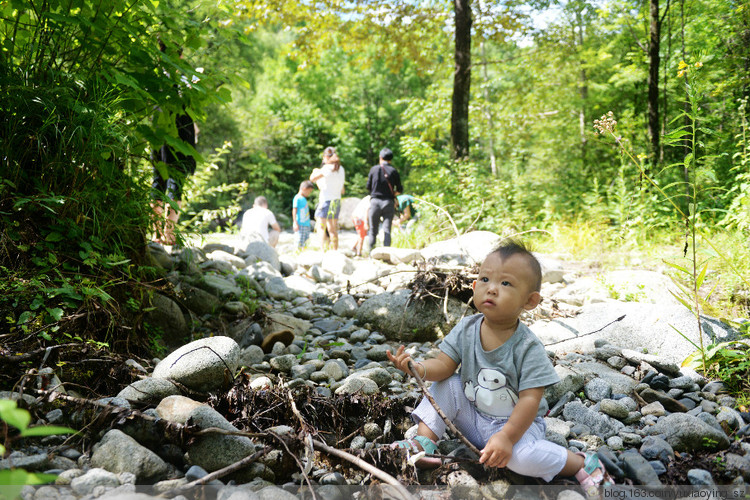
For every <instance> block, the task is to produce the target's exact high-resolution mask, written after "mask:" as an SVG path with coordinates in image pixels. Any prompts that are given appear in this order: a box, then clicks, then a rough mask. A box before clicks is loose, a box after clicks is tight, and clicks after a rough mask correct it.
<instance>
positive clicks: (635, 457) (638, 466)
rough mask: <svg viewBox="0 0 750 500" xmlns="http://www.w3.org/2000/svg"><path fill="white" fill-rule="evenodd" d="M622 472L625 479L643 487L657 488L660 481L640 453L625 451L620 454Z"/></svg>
mask: <svg viewBox="0 0 750 500" xmlns="http://www.w3.org/2000/svg"><path fill="white" fill-rule="evenodd" d="M622 461H623V464H624V466H623V470H624V471H625V474H626V475H627V477H629V478H630V479H632V480H633V481H634V482H635V483H636V484H642V485H645V486H659V485H661V484H662V483H661V481H660V480H659V476H658V475H657V474H656V471H655V470H654V468H653V467H651V464H649V463H648V461H647V460H646V459H645V458H643V457H642V456H641V455H640V453H638V452H637V451H635V450H632V449H631V450H626V451H624V452H623V453H622Z"/></svg>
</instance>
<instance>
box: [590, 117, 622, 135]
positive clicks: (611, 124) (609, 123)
mask: <svg viewBox="0 0 750 500" xmlns="http://www.w3.org/2000/svg"><path fill="white" fill-rule="evenodd" d="M615 125H617V120H615V114H614V113H613V112H611V111H609V112H608V113H607V114H606V115H602V117H601V118H599V119H598V120H594V128H595V129H596V132H595V134H596V135H599V134H604V133H605V132H610V133H614V131H615Z"/></svg>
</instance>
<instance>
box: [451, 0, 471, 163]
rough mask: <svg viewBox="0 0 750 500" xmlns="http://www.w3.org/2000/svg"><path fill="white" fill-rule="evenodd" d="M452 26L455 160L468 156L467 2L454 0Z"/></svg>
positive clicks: (468, 40) (468, 53) (469, 20)
mask: <svg viewBox="0 0 750 500" xmlns="http://www.w3.org/2000/svg"><path fill="white" fill-rule="evenodd" d="M454 8H455V12H454V16H455V17H454V19H455V23H456V40H455V53H454V60H455V65H456V67H455V72H454V73H453V102H452V108H451V144H452V146H453V157H454V158H455V159H461V158H467V157H468V156H469V97H470V95H471V0H454Z"/></svg>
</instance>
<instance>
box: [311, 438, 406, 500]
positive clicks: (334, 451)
mask: <svg viewBox="0 0 750 500" xmlns="http://www.w3.org/2000/svg"><path fill="white" fill-rule="evenodd" d="M313 445H314V446H315V447H316V448H317V449H319V450H321V451H324V452H326V453H329V454H331V455H334V456H337V457H339V458H343V459H344V460H346V461H348V462H351V463H353V464H354V465H356V466H357V467H359V468H360V469H362V470H364V471H366V472H369V473H370V474H372V475H373V476H375V477H377V478H378V479H380V480H381V481H383V482H384V483H386V484H390V485H391V486H394V487H395V488H396V490H397V491H398V492H399V493H401V495H402V497H403V498H404V499H405V500H416V499H415V498H414V496H412V494H411V493H409V491H408V490H407V489H406V488H405V487H404V485H403V484H401V483H400V482H399V480H398V479H396V478H395V477H393V476H391V475H390V474H388V473H387V472H385V471H382V470H380V469H378V468H377V467H375V466H374V465H372V464H370V463H367V462H365V461H364V460H362V459H361V458H359V457H356V456H354V455H352V454H351V453H347V452H345V451H343V450H339V449H338V448H331V447H330V446H328V445H327V444H325V443H323V442H322V441H318V440H317V439H313Z"/></svg>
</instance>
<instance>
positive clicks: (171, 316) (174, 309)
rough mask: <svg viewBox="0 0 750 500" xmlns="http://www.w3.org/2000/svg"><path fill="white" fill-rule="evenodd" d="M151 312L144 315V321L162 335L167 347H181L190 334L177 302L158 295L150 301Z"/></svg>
mask: <svg viewBox="0 0 750 500" xmlns="http://www.w3.org/2000/svg"><path fill="white" fill-rule="evenodd" d="M151 307H152V308H153V309H152V310H150V311H148V312H147V313H146V321H147V322H148V323H149V325H151V326H153V327H155V328H157V329H158V330H159V332H161V333H162V336H161V339H162V340H163V341H164V343H165V344H166V345H167V346H175V345H181V343H182V342H183V341H184V340H185V338H187V336H188V335H189V334H190V330H189V329H188V326H187V322H186V321H185V316H184V315H183V314H182V310H181V309H180V306H178V305H177V302H175V301H174V300H172V299H170V298H169V297H167V296H165V295H162V294H160V293H155V294H154V296H153V297H152V299H151Z"/></svg>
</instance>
